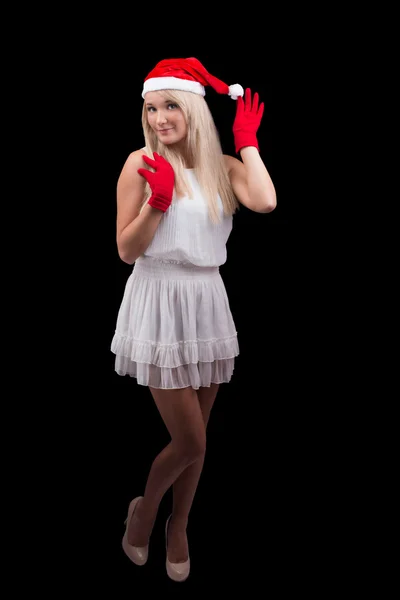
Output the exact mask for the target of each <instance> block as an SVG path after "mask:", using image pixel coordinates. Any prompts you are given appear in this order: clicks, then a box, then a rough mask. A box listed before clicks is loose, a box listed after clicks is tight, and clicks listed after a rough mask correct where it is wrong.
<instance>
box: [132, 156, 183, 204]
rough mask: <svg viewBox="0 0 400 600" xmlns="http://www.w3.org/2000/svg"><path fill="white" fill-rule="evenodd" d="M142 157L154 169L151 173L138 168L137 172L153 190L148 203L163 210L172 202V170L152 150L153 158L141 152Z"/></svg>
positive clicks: (173, 179)
mask: <svg viewBox="0 0 400 600" xmlns="http://www.w3.org/2000/svg"><path fill="white" fill-rule="evenodd" d="M142 158H143V160H144V162H145V163H146V164H148V165H149V167H152V168H153V169H155V170H156V172H155V173H153V172H152V171H148V169H138V173H139V174H140V175H142V176H143V177H144V178H145V179H147V181H148V182H149V185H150V187H151V191H152V192H153V193H152V195H151V198H150V200H149V202H148V203H149V204H150V206H153V208H158V210H162V211H163V212H165V211H166V210H167V209H168V208H169V206H170V204H171V202H172V193H173V191H174V183H175V174H174V170H173V168H172V167H171V165H170V163H169V162H168V161H166V160H165V158H163V157H162V156H160V155H159V154H157V152H154V160H152V159H151V158H149V157H148V156H146V155H145V154H143V156H142Z"/></svg>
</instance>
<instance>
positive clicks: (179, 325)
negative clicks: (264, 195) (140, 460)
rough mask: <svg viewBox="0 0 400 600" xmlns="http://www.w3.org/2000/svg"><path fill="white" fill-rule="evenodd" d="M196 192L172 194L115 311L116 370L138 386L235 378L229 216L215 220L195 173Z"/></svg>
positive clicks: (191, 176)
mask: <svg viewBox="0 0 400 600" xmlns="http://www.w3.org/2000/svg"><path fill="white" fill-rule="evenodd" d="M186 172H187V175H188V177H189V179H190V183H191V186H192V188H193V197H192V198H188V197H184V198H180V199H176V198H174V199H173V201H172V203H171V205H170V207H169V208H168V210H167V211H166V212H165V213H164V215H163V217H162V219H161V221H160V223H159V225H158V227H157V230H156V233H155V235H154V237H153V239H152V241H151V243H150V245H149V246H148V248H147V249H146V251H145V252H144V254H142V255H141V256H140V257H139V258H138V259H137V260H136V262H135V264H134V266H133V270H132V273H131V275H130V276H129V278H128V280H127V283H126V286H125V291H124V295H123V299H122V302H121V306H120V309H119V312H118V317H117V323H116V329H115V333H114V336H113V339H112V343H111V351H112V352H113V353H114V354H115V355H116V357H115V370H116V372H117V373H118V374H119V375H130V376H131V377H135V378H136V380H137V383H138V384H139V385H145V386H150V387H154V388H162V389H173V388H184V387H188V386H191V387H193V388H194V389H198V388H199V387H200V386H206V387H209V386H210V384H211V383H227V382H229V381H230V379H231V377H232V373H233V370H234V363H235V357H236V356H237V355H238V354H239V345H238V339H237V332H236V328H235V323H234V320H233V317H232V314H231V310H230V306H229V301H228V297H227V293H226V289H225V285H224V282H223V280H222V277H221V275H220V272H219V267H220V265H222V264H224V263H225V261H226V258H227V252H226V243H227V241H228V238H229V235H230V233H231V230H232V216H226V215H223V208H222V201H221V199H220V198H218V202H219V207H220V213H221V216H222V219H221V222H220V223H218V224H216V225H214V224H213V223H212V222H211V220H210V219H209V216H208V206H207V202H206V200H205V198H204V197H203V194H202V192H201V189H200V186H199V185H198V182H197V179H196V177H195V173H194V171H193V170H192V169H186Z"/></svg>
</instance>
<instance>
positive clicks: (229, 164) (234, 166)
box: [223, 154, 244, 175]
mask: <svg viewBox="0 0 400 600" xmlns="http://www.w3.org/2000/svg"><path fill="white" fill-rule="evenodd" d="M223 157H224V161H225V166H226V169H227V171H228V174H229V175H231V174H232V172H233V173H235V172H236V173H237V172H238V170H239V172H240V170H241V169H243V166H244V165H243V163H242V162H241V161H240V160H239V159H237V158H236V157H235V156H230V155H229V154H224V155H223Z"/></svg>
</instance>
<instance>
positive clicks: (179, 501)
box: [168, 383, 219, 563]
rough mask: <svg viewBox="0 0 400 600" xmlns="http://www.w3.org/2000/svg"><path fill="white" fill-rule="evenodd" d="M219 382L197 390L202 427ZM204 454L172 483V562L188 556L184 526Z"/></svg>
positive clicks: (180, 560)
mask: <svg viewBox="0 0 400 600" xmlns="http://www.w3.org/2000/svg"><path fill="white" fill-rule="evenodd" d="M218 389H219V384H216V383H212V384H211V386H210V387H201V388H199V389H198V390H197V397H198V400H199V404H200V410H201V413H202V416H203V421H204V427H205V428H206V427H207V424H208V419H209V417H210V412H211V409H212V407H213V404H214V400H215V398H216V396H217V393H218ZM204 457H205V454H203V455H202V456H199V458H198V459H197V460H196V462H194V463H192V464H191V465H190V466H188V467H187V468H186V469H185V470H184V471H183V473H182V474H181V475H179V477H178V478H177V479H176V480H175V482H174V484H173V510H172V517H171V520H170V523H169V527H168V533H169V535H168V557H169V559H170V560H171V561H172V562H175V563H178V562H184V561H185V560H187V557H188V544H187V537H186V527H187V522H188V518H189V512H190V509H191V507H192V503H193V499H194V496H195V493H196V489H197V486H198V483H199V480H200V476H201V473H202V470H203V465H204Z"/></svg>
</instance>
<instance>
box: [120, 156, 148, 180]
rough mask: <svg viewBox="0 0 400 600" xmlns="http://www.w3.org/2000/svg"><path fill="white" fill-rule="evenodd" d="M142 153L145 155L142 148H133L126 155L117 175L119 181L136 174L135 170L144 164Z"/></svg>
mask: <svg viewBox="0 0 400 600" xmlns="http://www.w3.org/2000/svg"><path fill="white" fill-rule="evenodd" d="M143 155H146V152H145V151H144V148H140V149H139V150H134V151H133V152H131V153H130V154H129V155H128V157H127V159H126V161H125V163H124V165H123V167H122V170H121V173H120V175H119V183H120V182H124V181H125V179H127V178H128V179H131V178H132V176H136V175H137V170H138V169H140V168H141V167H145V166H146V163H145V162H144V161H143V159H142V156H143Z"/></svg>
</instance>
